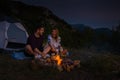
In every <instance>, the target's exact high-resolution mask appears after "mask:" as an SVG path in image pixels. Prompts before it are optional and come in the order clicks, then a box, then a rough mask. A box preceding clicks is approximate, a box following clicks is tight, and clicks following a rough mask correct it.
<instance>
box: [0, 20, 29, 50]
mask: <svg viewBox="0 0 120 80" xmlns="http://www.w3.org/2000/svg"><path fill="white" fill-rule="evenodd" d="M27 38H28V33H27V31H26V30H25V28H24V27H23V25H22V24H21V23H19V22H14V21H12V22H11V21H8V20H4V21H0V49H3V50H21V49H23V48H24V47H25V44H26V41H27Z"/></svg>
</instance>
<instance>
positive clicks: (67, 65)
mask: <svg viewBox="0 0 120 80" xmlns="http://www.w3.org/2000/svg"><path fill="white" fill-rule="evenodd" d="M36 61H37V64H40V65H45V66H54V67H56V68H57V69H58V70H59V71H60V72H61V71H63V70H66V71H68V72H69V71H71V70H73V69H74V68H75V67H80V60H74V61H73V60H71V59H69V58H66V57H64V58H62V57H61V56H60V55H59V54H56V55H51V57H48V58H46V59H42V58H40V59H38V60H36Z"/></svg>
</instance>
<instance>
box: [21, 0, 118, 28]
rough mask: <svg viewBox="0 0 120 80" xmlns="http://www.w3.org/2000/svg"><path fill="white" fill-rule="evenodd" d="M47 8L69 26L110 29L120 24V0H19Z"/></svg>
mask: <svg viewBox="0 0 120 80" xmlns="http://www.w3.org/2000/svg"><path fill="white" fill-rule="evenodd" d="M19 1H23V2H25V3H27V4H31V5H37V6H45V7H47V8H49V9H50V10H51V11H52V12H53V13H54V14H55V15H57V16H59V17H60V18H62V19H64V20H65V21H67V22H68V23H69V24H85V25H89V26H91V27H94V28H97V27H108V28H111V27H112V26H115V25H118V24H119V23H120V1H119V0H19Z"/></svg>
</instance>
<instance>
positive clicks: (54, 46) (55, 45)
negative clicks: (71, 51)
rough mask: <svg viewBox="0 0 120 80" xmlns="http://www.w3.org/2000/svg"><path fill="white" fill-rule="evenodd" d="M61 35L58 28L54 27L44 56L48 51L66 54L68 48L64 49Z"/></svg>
mask: <svg viewBox="0 0 120 80" xmlns="http://www.w3.org/2000/svg"><path fill="white" fill-rule="evenodd" d="M60 42H61V37H60V36H59V31H58V29H57V28H54V29H52V33H51V34H50V35H48V43H47V45H46V46H45V48H44V51H43V54H44V56H45V55H46V54H47V53H49V52H50V53H55V54H60V53H62V54H66V53H67V49H65V50H63V48H62V46H61V44H60Z"/></svg>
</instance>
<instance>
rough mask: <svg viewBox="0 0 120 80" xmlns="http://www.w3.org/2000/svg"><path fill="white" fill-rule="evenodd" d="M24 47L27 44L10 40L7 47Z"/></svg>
mask: <svg viewBox="0 0 120 80" xmlns="http://www.w3.org/2000/svg"><path fill="white" fill-rule="evenodd" d="M24 47H25V44H23V43H16V42H8V44H7V48H12V49H20V48H24Z"/></svg>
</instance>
